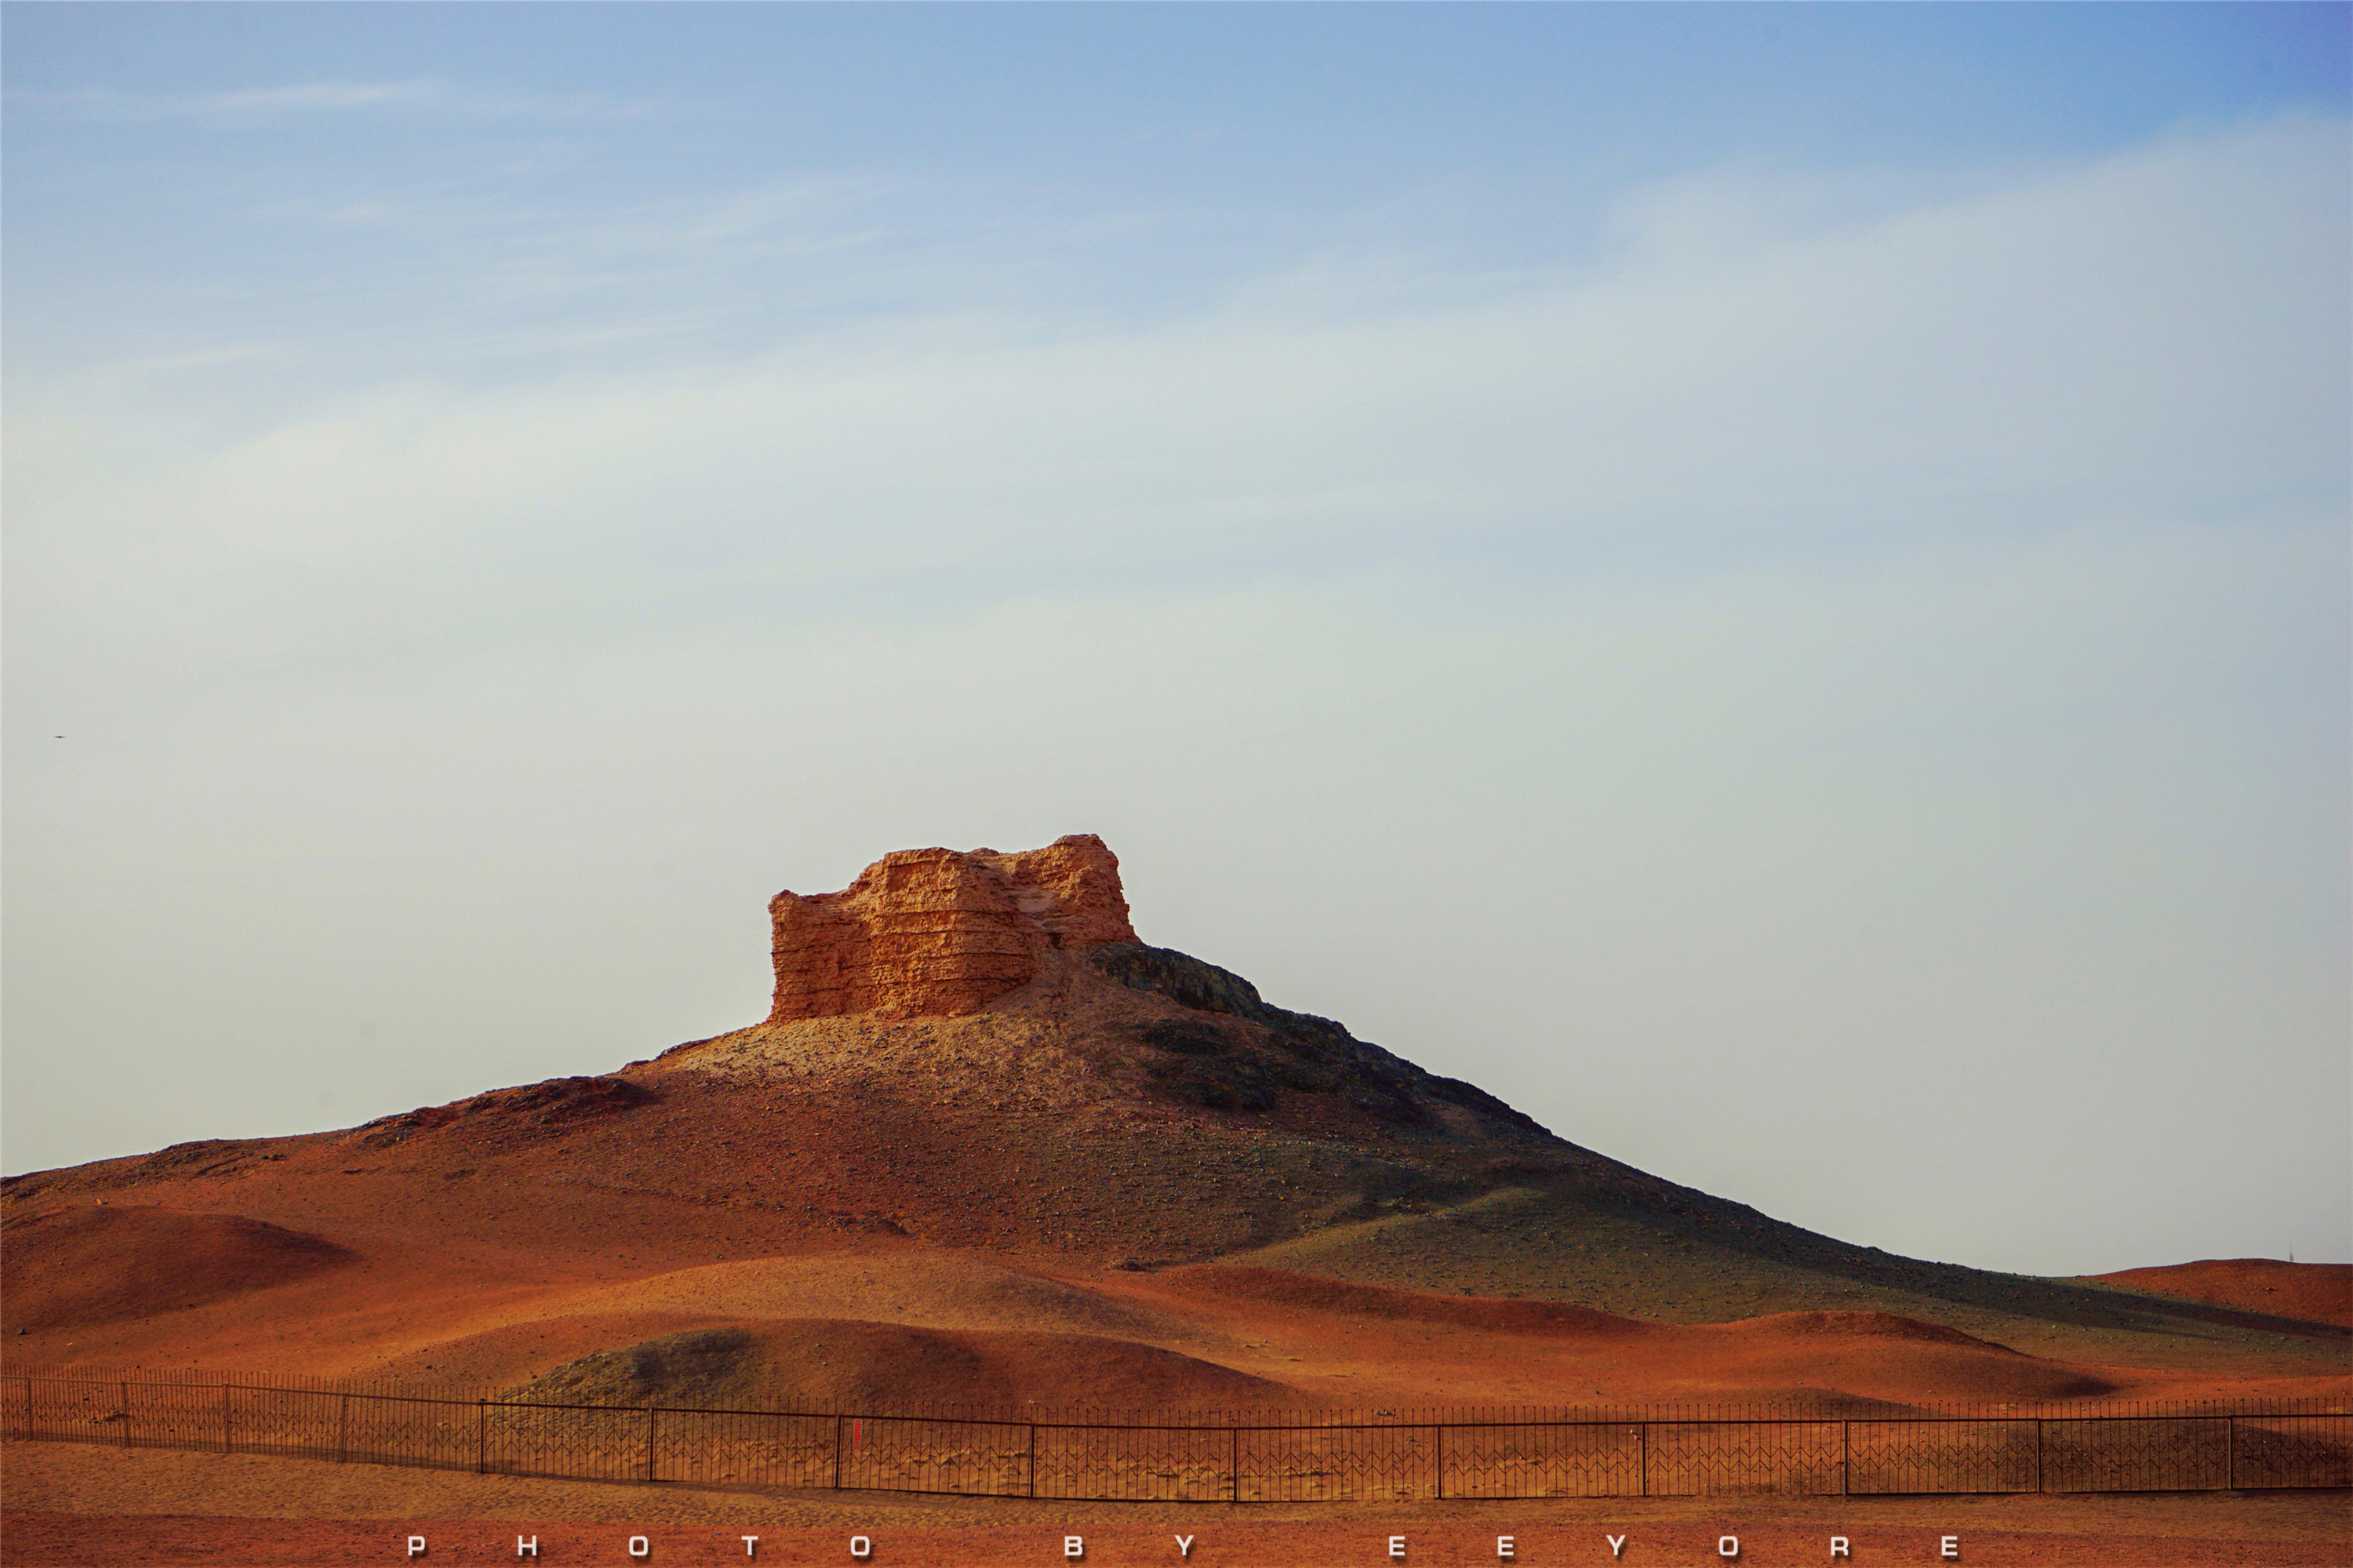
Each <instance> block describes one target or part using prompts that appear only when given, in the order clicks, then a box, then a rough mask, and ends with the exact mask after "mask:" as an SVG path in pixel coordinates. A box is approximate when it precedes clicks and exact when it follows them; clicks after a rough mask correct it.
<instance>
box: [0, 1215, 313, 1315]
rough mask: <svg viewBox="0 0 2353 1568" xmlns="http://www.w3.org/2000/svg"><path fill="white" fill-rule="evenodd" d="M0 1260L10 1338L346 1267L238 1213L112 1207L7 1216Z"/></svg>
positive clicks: (295, 1235)
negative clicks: (19, 1333)
mask: <svg viewBox="0 0 2353 1568" xmlns="http://www.w3.org/2000/svg"><path fill="white" fill-rule="evenodd" d="M0 1253H5V1258H6V1266H7V1275H8V1290H7V1296H6V1323H7V1327H8V1330H9V1331H10V1332H11V1333H12V1334H13V1333H14V1332H15V1331H16V1330H18V1329H25V1330H31V1331H34V1332H38V1331H40V1330H43V1329H51V1328H64V1327H68V1326H70V1325H76V1324H83V1323H105V1322H112V1321H115V1320H117V1319H126V1318H143V1317H147V1316H149V1315H150V1314H152V1313H156V1312H167V1311H173V1310H176V1309H179V1308H188V1307H194V1306H196V1305H198V1304H200V1303H203V1302H207V1301H217V1300H219V1299H221V1298H223V1297H227V1296H237V1295H241V1294H244V1293H246V1292H248V1291H254V1290H264V1289H267V1288H269V1287H271V1286H273V1285H286V1284H290V1283H291V1282H292V1281H294V1280H298V1279H302V1278H306V1277H309V1276H311V1275H314V1274H318V1273H321V1272H322V1271H324V1270H327V1269H331V1268H339V1267H342V1266H344V1265H346V1264H350V1263H352V1262H354V1261H355V1259H354V1258H353V1255H352V1254H351V1253H349V1252H347V1251H345V1250H344V1249H343V1248H342V1247H340V1246H337V1245H335V1244H334V1243H332V1242H331V1241H327V1240H325V1239H324V1238H322V1237H320V1236H314V1235H306V1234H303V1233H302V1232H300V1231H290V1230H286V1229H284V1228H282V1227H280V1226H278V1225H273V1224H268V1223H266V1222H264V1221H261V1220H249V1219H247V1218H245V1217H244V1216H242V1215H239V1214H200V1213H181V1212H179V1211H177V1210H173V1209H164V1208H155V1207H138V1206H128V1205H115V1204H95V1205H91V1206H88V1207H81V1208H70V1209H51V1210H48V1211H47V1212H45V1213H33V1214H25V1215H22V1216H18V1217H15V1218H11V1219H10V1220H9V1221H7V1223H6V1224H5V1225H0Z"/></svg>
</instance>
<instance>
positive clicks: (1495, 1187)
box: [0, 834, 2353, 1411]
mask: <svg viewBox="0 0 2353 1568" xmlns="http://www.w3.org/2000/svg"><path fill="white" fill-rule="evenodd" d="M769 915H770V920H771V938H772V954H773V959H774V966H775V991H774V994H773V998H772V1001H771V1007H770V1011H769V1013H768V1015H767V1016H766V1017H765V1018H764V1019H763V1020H761V1021H760V1022H756V1023H754V1024H752V1025H750V1026H748V1027H746V1028H743V1029H738V1030H734V1031H732V1032H730V1033H725V1034H722V1035H717V1036H713V1037H712V1038H709V1039H704V1040H693V1041H688V1042H686V1043H684V1044H679V1045H675V1046H673V1047H671V1048H670V1049H669V1050H666V1051H662V1052H660V1053H659V1054H657V1055H654V1056H651V1057H649V1058H647V1059H644V1060H640V1061H636V1062H631V1063H629V1064H628V1065H626V1066H623V1067H621V1068H619V1069H617V1070H615V1071H612V1072H609V1073H606V1074H600V1075H595V1076H589V1077H568V1078H558V1079H553V1080H550V1081H548V1082H546V1083H543V1084H537V1085H525V1086H514V1087H509V1088H494V1089H490V1090H486V1091H484V1092H482V1093H480V1094H476V1095H473V1096H470V1097H468V1098H466V1099H463V1100H459V1101H456V1102H453V1103H451V1104H448V1105H444V1106H432V1107H418V1108H417V1109H415V1110H412V1111H408V1112H406V1113H401V1114H396V1115H392V1116H385V1117H380V1118H375V1120H372V1121H369V1122H367V1123H365V1124H364V1125H362V1126H359V1127H355V1128H341V1129H334V1130H325V1131H320V1132H314V1133H305V1134H298V1135H291V1136H285V1137H278V1138H269V1139H207V1140H204V1141H201V1142H197V1143H191V1144H184V1145H178V1146H174V1148H172V1149H168V1150H159V1151H157V1152H155V1153H153V1154H149V1155H144V1156H129V1157H124V1158H121V1159H117V1160H101V1161H98V1162H95V1163H92V1164H90V1165H85V1166H80V1167H76V1168H74V1169H71V1170H63V1171H29V1172H26V1173H24V1174H22V1175H18V1176H12V1177H9V1178H6V1179H5V1181H0V1247H5V1254H6V1257H5V1262H6V1268H7V1282H8V1288H7V1290H6V1292H5V1295H0V1333H5V1342H6V1343H7V1344H8V1346H9V1351H10V1356H9V1364H10V1368H11V1370H14V1371H24V1372H47V1371H54V1370H61V1369H66V1368H71V1367H82V1368H96V1367H106V1366H138V1365H145V1366H208V1367H214V1368H236V1369H251V1370H254V1371H257V1372H268V1373H273V1374H275V1373H280V1372H284V1373H299V1374H302V1375H313V1376H329V1377H348V1376H369V1377H375V1376H388V1377H393V1378H401V1379H410V1378H413V1379H417V1380H420V1381H421V1382H423V1383H428V1384H435V1385H441V1384H450V1385H462V1386H470V1387H478V1388H485V1389H491V1390H537V1391H539V1392H540V1393H566V1396H567V1397H569V1396H570V1395H571V1394H578V1393H594V1394H595V1395H596V1398H597V1399H599V1400H611V1401H617V1402H618V1403H623V1404H631V1403H644V1402H647V1401H662V1402H667V1403H670V1404H697V1403H700V1404H714V1403H715V1404H729V1403H730V1402H734V1403H739V1404H740V1403H741V1402H742V1401H744V1400H747V1399H759V1400H769V1401H775V1400H784V1401H785V1402H786V1403H787V1404H791V1405H792V1406H793V1407H794V1408H800V1409H811V1410H820V1409H822V1410H846V1411H859V1410H877V1409H881V1408H885V1407H886V1406H887V1405H888V1404H889V1403H890V1402H892V1401H897V1400H904V1399H906V1398H908V1397H910V1395H909V1393H908V1392H907V1391H908V1390H909V1389H911V1388H920V1389H922V1390H923V1391H924V1393H923V1396H924V1397H926V1398H929V1399H934V1400H949V1401H956V1402H962V1403H965V1404H973V1405H975V1406H986V1407H987V1408H1008V1409H1009V1408H1016V1407H1019V1408H1028V1407H1029V1406H1031V1405H1042V1406H1048V1407H1052V1408H1073V1407H1087V1408H1122V1409H1141V1408H1153V1409H1166V1408H1203V1409H1229V1408H1234V1407H1237V1406H1240V1405H1245V1404H1268V1403H1270V1402H1271V1403H1274V1404H1284V1403H1286V1402H1298V1403H1303V1404H1309V1405H1314V1406H1322V1405H1327V1404H1344V1405H1345V1406H1347V1407H1350V1408H1365V1409H1367V1410H1381V1409H1397V1408H1403V1407H1407V1406H1419V1405H1425V1404H1435V1403H1446V1404H1464V1403H1485V1404H1557V1403H1560V1402H1563V1401H1569V1400H1574V1401H1584V1400H1600V1401H1609V1402H1631V1403H1647V1402H1651V1401H1659V1400H1683V1401H1690V1400H1743V1401H1746V1400H1770V1401H1776V1402H1794V1403H1796V1404H1804V1405H1808V1406H1812V1405H1816V1404H1824V1403H1826V1402H1827V1403H1829V1404H1839V1403H1840V1402H1852V1401H1855V1400H1867V1401H1898V1402H1916V1401H1922V1400H1950V1399H1968V1400H1994V1401H2000V1402H2012V1403H2015V1402H2021V1401H2026V1402H2032V1401H2048V1400H2072V1399H2082V1398H2120V1399H2178V1398H2209V1397H2219V1396H2227V1397H2232V1398H2242V1399H2243V1398H2251V1397H2271V1398H2303V1397H2310V1396H2314V1395H2319V1396H2324V1397H2330V1398H2337V1397H2341V1394H2342V1390H2343V1388H2344V1386H2345V1366H2346V1357H2347V1350H2348V1343H2353V1336H2348V1331H2347V1330H2345V1329H2344V1328H2342V1327H2339V1326H2337V1324H2336V1323H2335V1322H2332V1321H2328V1320H2326V1319H2325V1318H2324V1316H2323V1314H2324V1309H2325V1308H2326V1303H2325V1302H2319V1301H2318V1300H2317V1298H2315V1300H2314V1301H2313V1302H2310V1303H2307V1301H2306V1298H2307V1297H2312V1296H2314V1293H2315V1292H2316V1291H2318V1290H2320V1289H2321V1288H2322V1287H2323V1286H2324V1285H2326V1284H2327V1279H2325V1278H2323V1276H2324V1275H2326V1274H2327V1271H2325V1270H2317V1269H2315V1268H2314V1267H2313V1266H2308V1265H2299V1266H2288V1265H2278V1266H2270V1265H2263V1266H2262V1267H2263V1268H2265V1269H2268V1270H2271V1271H2272V1272H2267V1273H2264V1274H2263V1276H2262V1277H2260V1278H2258V1277H2255V1276H2254V1275H2253V1274H2251V1273H2249V1269H2250V1268H2251V1267H2254V1266H2253V1265H2248V1264H2243V1263H2242V1264H2231V1265H2213V1266H2203V1265H2201V1266H2198V1271H2197V1272H2195V1273H2194V1274H2193V1273H2192V1272H2190V1271H2178V1272H2179V1277H2176V1276H2175V1275H2174V1274H2168V1276H2167V1277H2166V1278H2165V1279H2163V1280H2162V1281H2159V1282H2157V1285H2156V1287H2155V1288H2154V1289H2150V1288H2144V1287H2142V1282H2140V1281H2138V1280H2134V1281H2130V1282H2118V1284H2117V1285H2113V1286H2112V1285H2105V1284H2102V1283H2100V1282H2083V1281H2073V1280H2063V1279H2030V1278H2022V1277H2017V1276H2010V1275H2000V1274H1991V1273H1985V1272H1981V1271H1978V1270H1975V1269H1969V1268H1963V1267H1958V1266H1952V1265H1947V1264H1936V1263H1928V1262H1924V1261H1922V1260H1918V1259H1911V1258H1904V1257H1900V1256H1896V1255H1892V1254H1888V1253H1884V1252H1881V1251H1879V1250H1878V1249H1876V1248H1871V1247H1864V1246H1859V1245H1852V1244H1850V1243H1846V1242H1843V1241H1839V1240H1836V1239H1834V1238H1831V1237H1828V1236H1824V1235H1820V1234H1815V1233H1812V1232H1809V1231H1806V1230H1804V1229H1802V1228H1800V1227H1799V1226H1797V1225H1793V1224H1788V1223H1786V1222H1783V1221H1780V1220H1777V1219H1773V1218H1771V1217H1770V1216H1767V1215H1764V1214H1760V1213H1757V1211H1756V1210H1754V1209H1751V1208H1749V1207H1747V1206H1746V1205H1745V1204H1742V1203H1739V1202H1734V1201H1731V1200H1729V1199H1726V1198H1720V1197H1715V1196H1713V1195H1711V1194H1708V1193H1704V1192H1697V1191H1694V1190H1693V1189H1690V1188H1687V1187H1683V1186H1680V1185H1678V1184H1676V1183H1674V1182H1673V1181H1668V1180H1664V1179H1662V1178H1660V1177H1656V1176H1652V1175H1650V1174H1648V1173H1646V1172H1643V1171H1638V1170H1636V1169H1634V1168H1632V1167H1630V1166H1628V1165H1625V1164H1623V1163H1622V1162H1620V1161H1618V1160H1612V1159H1610V1158H1609V1157H1608V1156H1607V1155H1605V1154H1602V1153H1600V1152H1599V1151H1598V1150H1592V1149H1588V1148H1583V1147H1580V1146H1578V1145H1577V1144H1575V1143H1571V1142H1569V1141H1567V1139H1563V1138H1560V1137H1558V1136H1556V1134H1554V1133H1553V1132H1551V1131H1549V1130H1548V1129H1546V1128H1544V1127H1542V1126H1540V1125H1538V1124H1537V1123H1536V1122H1535V1120H1534V1119H1533V1118H1529V1117H1528V1116H1526V1115H1525V1114H1524V1113H1522V1112H1520V1111H1518V1110H1516V1109H1514V1107H1511V1106H1509V1105H1506V1104H1505V1103H1504V1102H1503V1101H1502V1100H1500V1099H1497V1098H1496V1097H1493V1095H1490V1094H1488V1093H1487V1092H1485V1091H1484V1090H1482V1089H1481V1088H1479V1087H1478V1086H1475V1085H1473V1084H1470V1083H1466V1082H1463V1081H1461V1080H1460V1079H1457V1078H1453V1077H1451V1076H1447V1075H1443V1074H1442V1073H1440V1072H1433V1071H1430V1069H1428V1068H1426V1067H1423V1066H1420V1065H1417V1064H1415V1063H1414V1062H1412V1061H1410V1060H1408V1059H1406V1058H1405V1057H1404V1056H1401V1055H1398V1054H1393V1053H1391V1052H1389V1051H1387V1050H1384V1049H1383V1048H1381V1047H1380V1046H1378V1045H1377V1044H1372V1043H1370V1042H1367V1041H1364V1040H1360V1039H1357V1038H1356V1036H1355V1035H1354V1034H1352V1033H1350V1032H1349V1031H1348V1030H1347V1028H1346V1027H1345V1025H1343V1024H1341V1023H1339V1022H1336V1021H1335V1020H1333V1019H1330V1018H1325V1017H1319V1016H1316V1015H1314V1014H1310V1013H1305V1012H1292V1011H1289V1010H1287V1009H1285V1008H1282V1007H1281V1006H1277V1005H1275V1004H1273V1003H1271V1002H1269V1001H1267V1000H1266V999H1264V998H1262V997H1261V995H1260V994H1259V992H1258V990H1257V988H1256V987H1255V986H1253V985H1252V984H1251V983H1250V981H1249V980H1245V979H1244V978H1243V977H1242V976H1240V975H1239V974H1235V973H1233V972H1231V971H1229V970H1227V969H1221V968H1219V967H1218V966H1217V965H1215V964H1213V963H1209V962H1208V961H1206V960H1203V959H1198V958H1195V957H1192V956H1190V955H1188V954H1185V953H1181V952H1177V951H1175V950H1173V949H1169V948H1156V947H1153V946H1151V945H1149V944H1147V943H1145V942H1144V941H1142V940H1140V939H1139V938H1137V936H1136V933H1135V929H1134V926H1133V924H1132V923H1131V921H1130V918H1129V911H1128V905H1127V900H1126V897H1125V895H1124V891H1123V888H1122V885H1121V876H1120V866H1119V862H1118V860H1117V858H1116V857H1115V856H1114V855H1113V853H1112V852H1111V850H1110V848H1109V847H1108V846H1106V845H1105V844H1104V843H1103V841H1102V840H1101V839H1098V838H1096V837H1093V836H1092V835H1090V834H1073V835H1071V836H1069V837H1065V838H1061V839H1058V840H1056V841H1055V842H1052V843H1050V844H1048V845H1046V846H1045V847H1044V848H1042V849H1035V850H1029V851H1023V852H1018V853H999V852H997V851H995V850H989V849H978V850H972V851H967V852H957V851H951V850H946V849H937V848H934V849H919V850H906V851H901V852H898V853H892V854H887V855H885V856H883V857H882V858H881V860H879V861H877V862H875V863H873V864H872V865H871V866H869V867H868V868H867V869H866V870H865V871H864V872H862V873H860V875H859V876H858V877H857V878H856V879H855V880H854V881H853V882H851V884H850V885H849V886H848V887H846V888H843V889H842V890H840V891H839V892H835V893H821V894H815V895H805V894H797V893H791V892H786V893H780V894H778V895H776V898H775V899H774V900H773V901H772V903H771V904H770V906H769ZM1547 1044H1548V1045H1549V1047H1550V1048H1551V1049H1553V1050H1555V1051H1556V1053H1558V1054H1559V1058H1560V1060H1562V1061H1563V1062H1564V1063H1565V1064H1570V1063H1573V1060H1574V1053H1575V1051H1576V1049H1577V1036H1576V1033H1575V1025H1574V1023H1573V1022H1571V1021H1566V1020H1565V1021H1564V1022H1563V1023H1562V1026H1561V1032H1560V1034H1559V1036H1558V1038H1557V1039H1556V1041H1553V1042H1548V1043H1547ZM1576 1114H1577V1115H1578V1117H1579V1118H1581V1119H1582V1120H1584V1121H1587V1122H1589V1123H1592V1124H1594V1125H1595V1126H1596V1128H1597V1130H1598V1131H1599V1132H1600V1133H1601V1135H1602V1136H1603V1137H1604V1138H1607V1137H1609V1129H1608V1127H1607V1119H1608V1115H1609V1111H1608V1107H1606V1106H1602V1105H1598V1104H1591V1103H1580V1104H1578V1106H1577V1111H1576ZM2209 1276H2212V1277H2209ZM2185 1298H2187V1299H2185ZM2331 1299H2334V1298H2331ZM2306 1318H2313V1319H2323V1320H2320V1321H2310V1320H2306ZM665 1368H667V1369H669V1370H668V1371H664V1370H663V1369H665ZM633 1369H634V1370H633ZM649 1369H650V1370H649ZM624 1374H626V1375H624ZM705 1384H708V1386H707V1387H706V1386H705Z"/></svg>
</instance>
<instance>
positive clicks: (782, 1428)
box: [654, 1410, 837, 1487]
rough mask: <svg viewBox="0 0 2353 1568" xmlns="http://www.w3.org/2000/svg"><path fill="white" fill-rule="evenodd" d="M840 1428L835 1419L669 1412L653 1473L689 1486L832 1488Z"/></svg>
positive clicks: (738, 1412)
mask: <svg viewBox="0 0 2353 1568" xmlns="http://www.w3.org/2000/svg"><path fill="white" fill-rule="evenodd" d="M836 1425H837V1423H836V1420H835V1418H834V1417H832V1416H830V1415H784V1414H770V1413H767V1412H765V1411H743V1410H665V1411H663V1412H662V1414H661V1425H660V1428H659V1433H658V1434H657V1443H658V1449H657V1452H656V1455H655V1460H654V1474H655V1477H656V1478H658V1479H660V1480H665V1481H680V1482H684V1483H686V1484H687V1485H690V1486H703V1487H829V1486H831V1485H833V1473H834V1472H833V1442H834V1428H835V1426H836Z"/></svg>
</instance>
